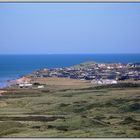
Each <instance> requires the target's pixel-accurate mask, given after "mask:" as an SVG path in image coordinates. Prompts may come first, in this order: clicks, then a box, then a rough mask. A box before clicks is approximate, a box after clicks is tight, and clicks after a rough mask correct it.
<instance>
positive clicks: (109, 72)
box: [30, 62, 140, 84]
mask: <svg viewBox="0 0 140 140" xmlns="http://www.w3.org/2000/svg"><path fill="white" fill-rule="evenodd" d="M30 76H31V77H35V78H37V77H41V78H44V77H63V78H64V77H66V78H73V79H80V80H91V81H92V83H96V84H116V83H117V81H118V80H128V79H132V80H140V64H121V63H116V64H98V63H95V62H94V63H92V62H90V63H82V64H80V65H76V66H73V67H68V68H53V69H43V70H38V71H35V72H33V73H32V74H30Z"/></svg>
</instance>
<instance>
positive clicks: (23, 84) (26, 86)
mask: <svg viewBox="0 0 140 140" xmlns="http://www.w3.org/2000/svg"><path fill="white" fill-rule="evenodd" d="M19 87H20V88H28V87H32V84H30V83H21V84H19Z"/></svg>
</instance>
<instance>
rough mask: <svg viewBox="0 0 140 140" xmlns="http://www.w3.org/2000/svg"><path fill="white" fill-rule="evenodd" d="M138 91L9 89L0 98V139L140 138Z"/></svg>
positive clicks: (114, 89) (115, 89) (139, 96)
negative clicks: (48, 117) (47, 117)
mask: <svg viewBox="0 0 140 140" xmlns="http://www.w3.org/2000/svg"><path fill="white" fill-rule="evenodd" d="M139 91H140V88H138V87H137V88H133V87H130V88H129V89H127V88H125V89H123V90H122V88H113V89H112V88H106V89H105V88H103V89H92V88H86V89H84V90H82V89H76V90H75V89H67V90H60V91H59V90H56V91H48V90H45V89H44V90H32V89H29V90H23V89H21V90H20V89H18V90H15V91H14V90H13V91H12V93H11V91H10V90H9V91H8V92H7V93H5V94H4V96H3V97H2V98H1V99H0V101H1V102H0V103H5V104H6V105H5V106H1V107H0V137H140V133H139V130H140V127H139V126H140V104H139V101H140V95H139ZM39 115H41V116H43V117H40V116H39ZM58 115H60V116H61V115H62V116H64V117H56V118H55V119H51V120H48V119H46V118H45V116H52V118H53V117H54V116H58ZM27 116H28V117H27ZM31 116H34V117H31ZM3 117H4V120H3V119H2V118H3ZM10 117H11V118H10ZM44 118H45V119H44ZM50 118H51V117H50Z"/></svg>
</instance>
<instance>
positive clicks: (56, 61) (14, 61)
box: [0, 54, 140, 88]
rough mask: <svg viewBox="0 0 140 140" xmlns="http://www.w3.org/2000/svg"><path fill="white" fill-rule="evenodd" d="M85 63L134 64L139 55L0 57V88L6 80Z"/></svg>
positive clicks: (139, 60) (139, 58) (139, 57)
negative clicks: (38, 71) (36, 71)
mask: <svg viewBox="0 0 140 140" xmlns="http://www.w3.org/2000/svg"><path fill="white" fill-rule="evenodd" d="M85 61H95V62H98V63H135V62H140V54H69V55H68V54H67V55H64V54H63V55H0V88H2V87H5V86H6V85H7V81H8V80H12V79H16V78H18V77H21V76H23V75H25V74H28V73H30V72H32V71H35V70H38V69H42V68H57V67H67V66H72V65H75V64H79V63H81V62H85Z"/></svg>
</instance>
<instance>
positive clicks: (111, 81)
mask: <svg viewBox="0 0 140 140" xmlns="http://www.w3.org/2000/svg"><path fill="white" fill-rule="evenodd" d="M91 83H92V84H96V85H107V84H117V81H116V80H110V79H102V80H92V81H91Z"/></svg>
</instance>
